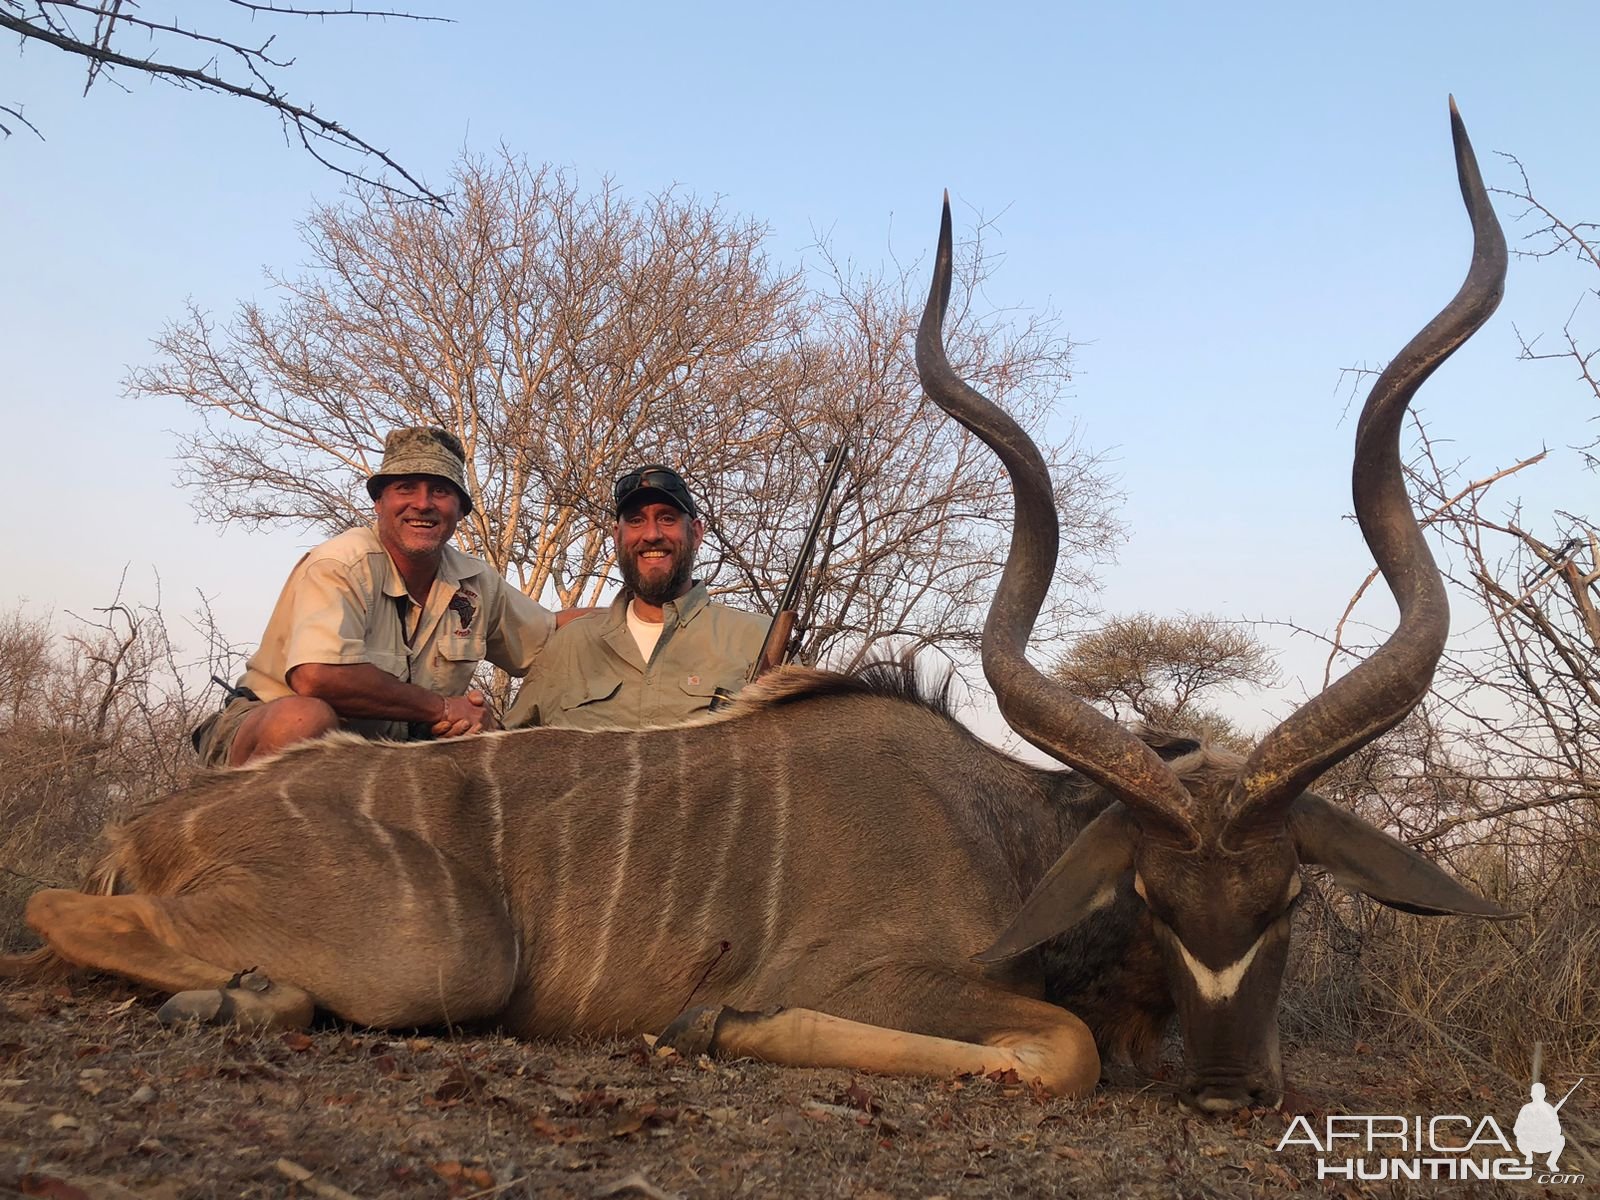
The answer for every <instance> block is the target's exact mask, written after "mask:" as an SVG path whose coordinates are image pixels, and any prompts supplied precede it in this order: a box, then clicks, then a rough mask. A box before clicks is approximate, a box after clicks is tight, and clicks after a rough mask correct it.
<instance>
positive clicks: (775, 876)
mask: <svg viewBox="0 0 1600 1200" xmlns="http://www.w3.org/2000/svg"><path fill="white" fill-rule="evenodd" d="M785 749H786V748H785V747H783V746H782V745H777V746H774V747H773V750H774V758H775V759H776V758H777V755H778V753H781V752H783V751H784V750H785ZM778 761H783V760H782V759H778ZM776 776H777V778H776V779H775V780H774V781H773V788H772V798H771V799H772V861H771V862H770V863H769V864H768V873H767V907H766V912H765V914H764V915H763V919H762V923H761V950H762V953H763V954H765V953H766V952H768V951H769V950H771V949H772V942H773V939H774V938H775V937H777V933H778V916H779V912H780V909H779V905H780V904H782V902H783V872H784V867H785V865H786V864H785V861H784V851H785V847H786V845H787V843H788V840H789V804H790V800H791V796H790V794H789V772H788V771H787V770H783V771H778V772H776Z"/></svg>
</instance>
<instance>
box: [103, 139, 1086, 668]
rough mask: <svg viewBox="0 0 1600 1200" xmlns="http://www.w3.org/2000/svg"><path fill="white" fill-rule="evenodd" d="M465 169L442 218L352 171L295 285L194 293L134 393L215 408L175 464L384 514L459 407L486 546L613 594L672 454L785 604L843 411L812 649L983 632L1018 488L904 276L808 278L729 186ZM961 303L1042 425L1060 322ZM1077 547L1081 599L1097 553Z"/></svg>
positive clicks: (1064, 451) (809, 621)
mask: <svg viewBox="0 0 1600 1200" xmlns="http://www.w3.org/2000/svg"><path fill="white" fill-rule="evenodd" d="M454 188H455V195H456V197H457V202H456V204H455V206H454V211H452V212H448V213H446V212H439V211H436V210H432V209H428V208H425V207H422V206H419V205H414V204H405V203H402V202H399V201H397V200H396V199H395V198H394V197H393V196H391V195H389V194H386V193H384V192H382V191H379V190H377V189H374V188H365V187H363V188H357V189H355V191H354V192H353V193H352V195H351V196H350V197H349V199H348V201H347V202H346V203H344V204H343V205H340V206H337V207H333V206H330V207H324V208H320V209H318V210H316V211H315V212H314V213H313V214H312V215H311V217H310V218H309V220H308V221H307V222H306V223H305V225H304V226H303V234H304V240H305V244H306V247H307V251H308V256H309V260H310V266H309V269H308V270H306V271H305V272H304V273H302V274H300V275H297V276H295V277H292V278H291V277H287V276H271V277H270V278H271V281H272V283H273V284H274V286H275V289H276V291H277V292H278V293H279V294H280V298H279V299H278V300H277V301H276V302H275V303H274V304H272V305H270V306H269V305H264V304H253V303H251V304H243V305H241V306H240V307H239V309H238V311H237V313H236V314H235V316H234V317H233V319H232V320H231V321H228V322H226V323H222V324H218V323H217V322H215V321H213V319H212V318H211V317H210V316H209V315H208V314H206V313H204V312H201V311H199V310H197V309H191V310H190V311H189V313H188V314H187V315H186V316H185V317H184V318H183V319H181V320H180V321H178V322H177V323H175V324H173V325H172V326H170V327H169V328H168V329H167V330H166V331H165V332H164V333H163V334H162V335H161V337H160V338H159V340H158V341H157V350H158V357H157V361H156V362H155V363H154V364H153V365H151V366H149V367H146V368H144V369H141V370H138V371H136V372H134V374H133V375H132V376H131V377H130V381H129V388H130V391H131V393H133V394H135V395H139V396H146V397H148V396H160V397H172V398H177V399H179V400H181V401H183V402H184V403H185V404H187V405H188V406H189V407H190V408H191V409H192V410H194V411H195V412H196V413H197V414H198V415H199V416H200V418H201V427H200V430H199V432H197V433H196V434H195V435H193V436H191V437H189V438H187V439H185V441H184V442H183V445H182V447H181V460H182V464H183V465H182V473H183V478H184V480H185V482H187V483H188V484H190V485H191V486H192V487H193V488H194V495H195V502H196V507H197V509H198V510H199V512H200V513H201V515H202V516H204V517H205V518H207V519H210V520H213V521H217V522H219V523H222V524H232V523H238V524H243V525H245V526H253V525H260V524H277V523H288V524H295V525H299V526H302V527H306V526H309V527H311V528H314V529H317V530H319V531H321V532H323V533H329V534H331V533H333V532H336V531H338V530H341V529H344V528H347V527H349V526H350V525H352V524H355V523H358V522H360V521H362V520H364V519H366V517H367V515H368V512H369V502H368V501H367V499H366V497H365V494H364V492H363V490H362V489H361V486H360V485H361V481H362V480H363V479H364V478H365V476H366V475H367V474H368V473H369V472H370V471H371V469H372V468H373V467H374V466H375V465H376V463H377V462H378V461H379V458H380V455H381V448H382V441H383V435H384V433H385V432H386V431H387V430H389V429H391V428H393V427H395V426H397V425H404V424H432V425H439V426H443V427H445V428H447V429H449V430H451V431H452V432H454V433H455V434H457V436H459V437H460V438H461V440H462V443H463V445H464V446H465V447H466V449H467V454H468V459H469V466H468V472H469V482H470V484H471V487H472V489H473V493H474V496H475V497H476V499H477V505H476V507H475V509H474V512H473V513H472V515H471V516H470V517H469V518H468V519H467V520H466V521H465V522H463V525H462V527H461V532H460V534H459V535H458V536H459V538H460V540H461V543H462V544H463V546H464V548H465V549H467V550H468V551H470V552H471V553H474V554H478V555H480V556H482V557H483V558H485V559H487V560H488V561H489V562H490V563H492V564H494V566H495V567H496V568H498V569H499V570H501V571H503V572H505V573H507V574H508V575H510V576H511V577H513V578H514V579H515V580H516V582H517V583H518V585H519V586H520V587H522V588H523V590H524V591H526V592H528V593H529V594H530V595H536V596H544V597H546V598H548V599H553V600H555V601H557V602H559V603H561V604H563V605H570V604H579V603H592V602H594V601H595V600H597V599H598V598H600V597H601V595H602V594H603V593H604V592H605V591H606V590H607V588H608V587H609V586H610V582H611V580H612V579H613V577H614V572H613V567H614V557H613V556H614V547H613V546H612V545H611V542H610V538H609V533H610V528H611V525H612V517H611V510H610V487H611V483H612V480H613V479H614V478H615V477H616V475H617V474H619V473H620V472H621V471H622V470H624V469H626V468H627V467H629V466H635V465H638V464H639V463H642V462H647V461H652V460H659V461H666V462H671V463H674V464H676V465H678V466H679V467H680V469H682V470H683V471H684V473H685V474H686V475H687V476H688V477H689V479H690V482H691V484H692V486H693V487H694V488H695V490H696V492H697V493H698V494H699V495H701V496H702V497H703V498H704V500H705V509H706V516H707V520H708V525H709V531H710V532H709V536H708V538H707V545H706V548H705V550H704V551H703V552H702V560H701V565H702V571H701V574H702V575H703V576H705V577H707V578H708V579H709V581H710V582H711V583H712V585H713V588H714V590H722V591H727V590H737V591H739V592H741V593H743V594H744V597H745V598H744V600H743V602H744V603H745V604H747V605H748V606H750V607H753V608H758V609H759V608H768V609H770V606H771V604H772V600H773V598H774V597H775V596H776V594H777V592H778V590H779V589H780V588H781V586H782V580H783V578H784V577H785V575H786V574H787V571H788V569H789V566H790V564H791V563H792V561H793V558H794V551H795V547H796V543H797V542H798V540H799V537H800V534H801V532H802V531H803V529H804V527H805V525H806V523H807V522H808V520H809V518H810V515H811V511H812V508H813V505H814V502H815V496H816V488H817V482H818V463H819V461H820V459H821V457H822V454H823V452H824V451H825V449H826V448H827V447H828V446H829V445H831V444H832V443H833V442H834V441H836V440H838V439H839V438H840V437H841V436H844V435H846V434H849V435H850V436H851V437H852V438H853V439H854V446H855V450H854V455H853V458H852V462H851V467H850V470H849V473H848V475H847V477H846V482H845V486H844V487H843V488H842V489H841V491H840V494H839V496H838V498H837V499H836V502H835V504H834V505H833V506H832V507H831V508H830V510H829V512H828V515H827V521H826V523H825V527H824V535H823V538H822V542H821V546H820V547H819V551H818V554H817V557H816V559H815V568H816V569H815V572H814V574H813V575H812V577H811V582H810V585H809V589H808V592H807V597H806V603H805V604H804V605H803V606H802V617H803V620H804V622H805V627H806V635H805V638H804V640H803V642H802V645H801V647H800V653H801V655H802V657H805V658H808V659H812V660H816V659H819V658H822V657H827V658H828V659H830V660H831V661H836V662H847V661H850V660H851V659H852V658H854V657H857V656H859V655H860V654H862V653H864V652H866V651H867V650H869V649H870V648H872V647H873V646H875V645H877V644H878V643H880V642H882V641H884V640H885V639H892V640H894V641H895V642H897V643H917V644H924V645H931V646H936V647H940V648H942V649H947V650H955V649H959V648H960V647H962V646H965V645H967V644H970V643H972V642H973V641H974V640H975V639H976V636H977V629H978V626H979V623H980V622H981V618H982V601H986V600H987V597H988V594H989V591H990V588H991V587H992V582H993V579H994V577H995V574H996V571H997V569H998V565H999V563H1000V561H1001V560H1002V559H1003V542H1004V535H1005V533H1006V532H1007V526H1008V523H1009V517H1010V505H1009V492H1008V490H1007V488H1006V485H1005V481H1004V476H1003V473H1001V472H1000V471H999V469H998V467H997V466H995V465H994V463H993V461H992V459H991V458H989V456H987V454H984V453H980V451H979V448H978V447H977V445H976V443H975V442H973V441H972V440H971V438H970V437H969V436H967V435H964V434H962V433H961V432H959V431H958V430H956V429H955V427H954V426H953V425H952V424H951V423H950V422H949V421H947V420H945V419H944V418H943V417H942V414H940V413H938V411H937V410H936V409H934V408H933V407H932V406H931V405H927V404H925V403H924V402H923V401H922V400H921V389H920V387H919V386H918V385H917V383H916V376H915V370H914V367H913V365H912V362H911V338H912V331H913V329H914V325H915V314H916V313H917V312H918V311H919V310H920V302H919V299H918V298H917V297H915V295H914V293H912V292H911V289H912V287H913V285H912V284H911V283H910V282H909V281H908V279H907V278H905V277H901V276H894V277H885V276H882V275H862V274H859V273H854V272H852V271H850V270H849V269H847V268H845V267H842V266H839V265H838V264H835V263H834V262H833V260H832V259H831V258H828V257H827V256H826V255H824V258H823V261H824V267H823V269H822V270H820V271H819V272H818V273H817V274H816V275H815V276H813V278H814V279H818V280H820V283H818V284H816V285H815V286H813V287H811V288H810V289H808V288H807V287H805V286H804V281H803V278H802V276H801V274H800V273H798V272H796V271H787V270H783V269H781V268H779V267H778V266H776V265H775V264H773V263H772V262H771V261H769V259H768V258H767V256H766V254H765V250H764V239H765V236H766V231H765V229H764V227H762V226H761V225H760V224H758V223H756V222H754V221H751V220H748V219H745V218H742V217H738V216H736V215H733V214H730V213H727V212H725V211H724V210H723V209H722V208H721V207H720V206H719V205H717V204H704V203H701V202H699V201H697V200H695V199H694V198H692V197H687V196H683V195H680V194H678V193H676V192H668V193H665V194H663V195H660V196H656V197H653V198H650V199H647V200H644V201H634V200H630V199H628V198H626V197H624V196H623V195H622V193H621V192H620V190H619V189H618V188H617V187H616V186H615V185H614V184H613V183H612V182H610V181H604V182H603V183H602V184H601V185H600V186H599V187H598V188H597V189H596V190H594V191H592V192H586V191H584V190H583V189H581V188H580V187H579V186H578V184H577V182H576V181H575V180H574V178H573V177H572V176H571V175H570V174H569V173H566V172H563V171H558V170H554V169H551V168H549V167H532V166H530V165H528V164H527V163H525V162H524V161H522V160H520V159H518V158H515V157H514V156H511V155H509V154H502V155H500V156H499V157H498V158H495V159H493V160H481V159H468V160H465V161H463V162H462V163H461V164H460V165H459V167H458V169H457V172H456V176H455V180H454ZM962 261H963V278H964V280H965V282H966V283H967V284H968V285H969V288H968V290H967V291H966V294H969V295H970V294H973V293H974V292H976V285H977V284H978V283H979V282H980V281H981V278H982V276H983V273H984V271H985V270H987V263H986V260H985V259H984V256H983V254H982V252H981V243H978V244H969V245H968V247H967V248H966V252H965V253H964V255H963V260H962ZM956 316H957V317H958V322H957V323H956V326H955V332H954V334H953V336H952V338H951V342H952V359H953V361H955V362H956V363H957V365H958V367H959V368H960V369H962V370H963V371H965V372H966V373H967V374H968V375H969V377H970V378H972V379H973V380H974V381H975V382H977V383H978V385H979V386H980V387H985V388H986V389H987V390H989V391H990V392H991V394H992V395H993V396H994V397H995V399H996V400H997V401H999V402H1000V403H1002V404H1006V405H1008V406H1009V407H1011V408H1012V409H1013V410H1014V411H1019V412H1020V413H1021V414H1022V416H1023V418H1024V420H1027V421H1029V422H1030V423H1031V424H1033V425H1035V426H1036V427H1038V426H1041V424H1042V422H1043V419H1044V416H1045V415H1046V413H1047V412H1048V409H1049V402H1050V399H1051V398H1052V397H1053V394H1054V391H1055V389H1056V388H1057V387H1058V386H1059V384H1060V383H1061V381H1062V380H1064V379H1065V378H1066V377H1067V368H1068V364H1069V361H1070V351H1071V346H1070V343H1068V342H1067V341H1066V339H1065V338H1063V337H1060V336H1059V335H1058V334H1057V333H1056V332H1055V328H1054V322H1053V320H1052V319H1050V318H1047V317H1040V318H1036V319H1035V320H1034V321H1032V322H1031V323H1027V324H1023V325H1021V326H1020V327H1019V326H1018V325H1016V324H1015V323H1014V322H1012V321H1010V320H1009V319H1006V318H1000V317H984V316H981V315H979V314H976V313H973V312H972V311H970V310H967V311H964V312H962V313H959V314H956ZM1043 432H1044V433H1045V434H1047V433H1048V430H1045V431H1043ZM1042 441H1043V444H1044V447H1045V452H1046V455H1047V458H1048V459H1049V460H1050V461H1051V462H1052V463H1053V465H1055V466H1056V468H1057V470H1058V479H1060V480H1062V481H1063V502H1064V504H1065V505H1066V506H1067V511H1068V517H1069V519H1068V522H1067V527H1068V529H1069V531H1070V533H1071V534H1072V536H1073V537H1074V538H1075V543H1074V544H1073V546H1072V548H1074V549H1078V550H1081V551H1083V552H1084V553H1085V554H1088V553H1093V552H1096V551H1099V550H1101V549H1102V548H1103V547H1104V546H1105V544H1106V542H1107V541H1108V540H1109V538H1110V537H1111V536H1112V533H1113V531H1114V527H1113V525H1112V522H1111V520H1110V517H1109V515H1108V510H1109V504H1110V497H1109V493H1108V489H1107V487H1106V485H1105V482H1104V480H1103V478H1102V476H1101V475H1100V473H1099V471H1098V465H1097V463H1096V462H1095V461H1094V460H1093V459H1092V458H1091V457H1090V456H1088V455H1086V454H1084V453H1083V452H1082V451H1081V450H1079V449H1078V448H1077V447H1076V445H1075V444H1074V443H1073V442H1072V441H1071V440H1070V439H1056V440H1052V439H1051V438H1049V437H1048V436H1043V437H1042ZM1069 488H1070V489H1072V490H1071V492H1070V496H1069V495H1068V489H1069ZM1065 564H1066V565H1064V566H1063V569H1062V574H1061V580H1060V583H1061V586H1060V588H1059V589H1058V593H1057V595H1058V599H1059V600H1061V602H1062V604H1063V605H1067V604H1069V603H1070V602H1069V599H1068V597H1069V596H1070V594H1071V587H1072V586H1073V585H1074V584H1077V583H1079V582H1081V581H1082V578H1083V576H1082V574H1081V572H1082V571H1083V557H1082V555H1080V556H1079V557H1077V558H1073V557H1072V556H1070V555H1069V556H1067V557H1066V560H1065Z"/></svg>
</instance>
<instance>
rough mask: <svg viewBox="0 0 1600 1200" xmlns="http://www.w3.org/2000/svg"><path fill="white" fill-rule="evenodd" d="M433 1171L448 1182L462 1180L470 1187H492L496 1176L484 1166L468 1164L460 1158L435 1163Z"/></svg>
mask: <svg viewBox="0 0 1600 1200" xmlns="http://www.w3.org/2000/svg"><path fill="white" fill-rule="evenodd" d="M433 1173H434V1174H435V1175H437V1176H438V1177H439V1178H440V1179H443V1180H444V1181H445V1182H446V1183H455V1182H456V1181H458V1180H459V1181H460V1182H462V1183H464V1184H467V1185H468V1186H470V1187H476V1188H492V1187H493V1186H494V1176H493V1175H491V1174H490V1173H489V1172H488V1171H486V1170H484V1168H482V1167H472V1166H468V1165H467V1164H466V1163H463V1162H461V1161H460V1160H458V1159H451V1160H449V1161H448V1162H436V1163H434V1164H433Z"/></svg>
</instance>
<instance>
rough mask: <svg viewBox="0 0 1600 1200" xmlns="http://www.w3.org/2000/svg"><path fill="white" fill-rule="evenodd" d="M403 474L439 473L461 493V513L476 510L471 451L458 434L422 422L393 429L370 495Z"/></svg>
mask: <svg viewBox="0 0 1600 1200" xmlns="http://www.w3.org/2000/svg"><path fill="white" fill-rule="evenodd" d="M400 475H436V476H438V477H439V478H440V479H443V480H445V481H446V482H447V483H450V484H452V485H453V486H454V487H455V489H456V491H458V492H460V493H461V515H462V516H466V515H467V514H468V513H470V512H471V511H472V493H470V492H469V491H467V454H466V451H465V450H463V449H462V448H461V441H460V439H459V438H457V437H456V435H455V434H453V433H447V432H445V431H444V430H443V429H433V428H431V427H428V426H422V425H410V426H406V427H404V428H401V429H395V430H392V431H390V433H389V436H388V437H386V438H384V439H383V461H382V462H381V463H379V464H378V469H377V470H376V471H374V472H373V473H372V476H371V477H370V478H369V479H368V480H367V495H369V496H371V497H372V498H373V499H374V500H376V499H377V498H378V496H379V495H380V494H381V493H382V492H383V487H384V485H385V484H386V483H388V482H389V481H390V480H391V479H394V478H395V477H396V476H400Z"/></svg>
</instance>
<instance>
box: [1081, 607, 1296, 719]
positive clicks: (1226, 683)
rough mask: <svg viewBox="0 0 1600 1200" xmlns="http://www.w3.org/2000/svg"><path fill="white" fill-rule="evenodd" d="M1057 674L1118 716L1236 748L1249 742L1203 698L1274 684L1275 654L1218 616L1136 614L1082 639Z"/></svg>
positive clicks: (1112, 714)
mask: <svg viewBox="0 0 1600 1200" xmlns="http://www.w3.org/2000/svg"><path fill="white" fill-rule="evenodd" d="M1054 673H1055V677H1056V678H1057V679H1059V680H1060V681H1061V682H1062V683H1064V684H1066V685H1067V687H1068V688H1070V689H1071V690H1072V692H1073V693H1074V694H1075V695H1077V696H1080V697H1081V698H1083V699H1085V700H1088V701H1090V702H1091V703H1097V704H1101V705H1103V706H1104V707H1105V708H1106V709H1107V711H1109V713H1110V714H1111V716H1113V717H1115V718H1116V719H1117V720H1119V721H1128V720H1138V721H1142V722H1143V723H1145V724H1146V725H1151V726H1154V727H1156V728H1160V729H1168V730H1172V731H1173V732H1177V733H1190V734H1198V735H1201V736H1204V737H1207V738H1209V739H1210V740H1212V741H1215V742H1218V743H1221V744H1223V745H1227V746H1231V747H1233V748H1235V749H1243V748H1246V747H1247V746H1248V742H1247V740H1246V739H1245V738H1244V737H1243V736H1242V735H1241V734H1240V732H1239V731H1238V730H1237V729H1236V728H1235V727H1234V725H1233V723H1232V722H1230V721H1229V720H1228V719H1227V718H1226V717H1224V716H1222V715H1221V714H1220V713H1218V712H1216V711H1215V710H1214V709H1212V708H1211V707H1209V706H1208V705H1207V704H1206V703H1205V702H1204V701H1205V700H1206V699H1209V698H1210V697H1211V696H1212V695H1214V694H1215V693H1217V692H1231V691H1234V690H1235V689H1237V688H1239V687H1268V686H1270V685H1271V684H1272V683H1273V682H1274V680H1275V679H1276V677H1277V670H1276V667H1275V666H1274V663H1273V659H1272V655H1271V654H1270V653H1269V652H1268V650H1267V648H1266V647H1265V646H1264V645H1263V644H1262V643H1261V641H1260V640H1259V639H1258V638H1257V637H1256V636H1255V635H1254V634H1253V633H1251V632H1250V631H1249V630H1247V629H1245V628H1242V627H1241V626H1238V625H1235V624H1232V623H1230V622H1227V621H1223V620H1221V619H1219V618H1217V617H1212V616H1203V615H1202V616H1190V615H1184V616H1180V617H1157V616H1154V615H1152V614H1150V613H1133V614H1131V615H1129V616H1122V617H1117V618H1115V619H1113V620H1110V621H1108V622H1106V624H1105V625H1103V626H1102V627H1101V628H1099V629H1097V630H1094V631H1092V632H1090V633H1086V634H1084V635H1083V636H1082V637H1080V638H1078V639H1077V640H1075V641H1074V642H1073V643H1072V645H1071V647H1070V648H1069V649H1068V650H1067V652H1066V654H1064V655H1063V656H1062V658H1061V659H1060V661H1059V662H1058V663H1057V664H1056V667H1055V672H1054Z"/></svg>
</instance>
